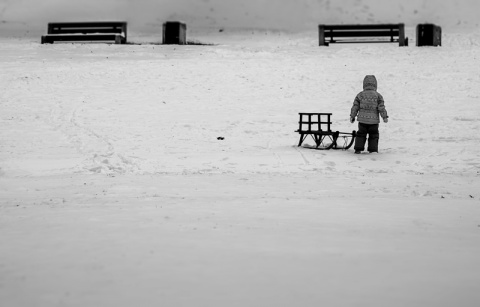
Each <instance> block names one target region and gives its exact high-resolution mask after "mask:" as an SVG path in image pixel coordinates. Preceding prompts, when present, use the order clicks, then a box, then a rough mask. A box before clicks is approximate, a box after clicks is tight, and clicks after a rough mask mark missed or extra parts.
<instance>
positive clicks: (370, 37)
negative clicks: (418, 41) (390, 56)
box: [318, 23, 408, 46]
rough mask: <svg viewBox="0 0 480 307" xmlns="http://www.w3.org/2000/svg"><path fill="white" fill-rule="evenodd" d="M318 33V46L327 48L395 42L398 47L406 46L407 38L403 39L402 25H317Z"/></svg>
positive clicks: (403, 26) (403, 27)
mask: <svg viewBox="0 0 480 307" xmlns="http://www.w3.org/2000/svg"><path fill="white" fill-rule="evenodd" d="M318 33H319V40H320V46H328V45H329V44H330V43H395V42H398V45H399V46H408V38H405V25H404V24H403V23H399V24H376V25H374V24H373V25H319V26H318ZM359 38H365V39H359ZM385 38H387V39H385Z"/></svg>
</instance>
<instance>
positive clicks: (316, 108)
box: [0, 27, 480, 306]
mask: <svg viewBox="0 0 480 307" xmlns="http://www.w3.org/2000/svg"><path fill="white" fill-rule="evenodd" d="M189 35H190V36H189V38H190V39H194V40H196V41H198V42H204V43H211V44H213V45H204V46H202V45H188V46H161V45H155V44H149V43H148V42H155V41H156V40H157V41H158V39H157V38H156V37H150V36H141V35H137V36H135V35H129V40H130V41H134V42H135V41H136V42H141V43H144V44H140V45H108V44H54V45H40V44H39V37H27V38H15V37H13V38H12V37H9V38H1V39H0V71H1V73H0V110H1V111H0V127H1V129H0V305H2V306H133V305H136V306H322V305H325V306H453V305H456V306H478V305H479V304H480V275H479V274H478V272H479V271H480V192H479V188H480V146H479V141H480V136H479V134H478V131H479V130H480V87H479V86H478V85H479V84H480V74H479V67H480V65H479V64H480V59H479V56H480V49H479V45H480V30H479V29H478V28H476V27H468V28H460V27H458V28H452V29H444V33H443V37H442V38H443V40H442V42H443V46H442V47H439V48H434V47H424V48H417V47H414V46H415V35H414V28H413V27H408V28H407V36H409V38H410V47H405V48H399V47H398V45H397V44H373V45H334V44H333V45H331V46H330V47H322V48H321V47H318V46H317V44H318V42H317V33H316V32H314V31H311V32H304V31H302V32H295V33H287V32H282V31H260V30H249V31H238V32H232V31H230V30H227V31H224V32H218V30H216V31H214V30H212V31H211V32H202V31H200V30H198V31H195V30H193V31H191V32H189ZM367 74H374V75H376V77H377V79H378V82H379V87H378V91H379V92H380V93H382V95H383V96H384V98H385V101H386V108H387V110H388V112H389V116H390V122H389V123H388V124H383V123H382V124H381V125H380V131H381V132H380V133H381V135H380V146H379V148H380V153H379V154H362V155H354V154H353V151H352V150H351V149H350V150H348V151H341V150H337V151H334V150H331V151H316V150H311V149H305V148H298V147H297V146H296V144H297V142H298V134H296V133H295V132H294V131H295V130H296V129H297V125H298V123H297V122H298V112H331V113H333V128H334V130H340V131H352V130H354V129H356V123H355V124H350V122H349V121H348V118H349V112H350V108H351V105H352V102H353V98H354V97H355V95H356V94H357V93H358V92H359V91H360V90H361V89H362V80H363V77H364V76H365V75H367ZM218 137H222V138H223V140H221V139H218ZM308 142H309V143H310V144H312V141H311V140H308V139H307V143H308Z"/></svg>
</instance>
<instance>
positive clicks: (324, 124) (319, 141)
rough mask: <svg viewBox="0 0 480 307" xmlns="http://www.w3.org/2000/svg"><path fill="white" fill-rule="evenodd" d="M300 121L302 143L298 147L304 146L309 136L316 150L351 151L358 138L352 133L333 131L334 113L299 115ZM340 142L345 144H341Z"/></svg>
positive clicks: (299, 128) (299, 130) (299, 129)
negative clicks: (332, 119)
mask: <svg viewBox="0 0 480 307" xmlns="http://www.w3.org/2000/svg"><path fill="white" fill-rule="evenodd" d="M298 114H299V115H300V121H299V122H298V124H299V127H298V130H296V131H295V132H298V133H299V134H300V141H299V142H298V146H302V143H303V141H305V139H306V138H307V136H309V135H310V136H311V137H312V138H313V140H314V142H315V147H314V148H315V149H345V150H347V149H349V148H350V147H351V146H352V144H353V142H354V140H355V136H356V132H355V131H352V133H347V132H339V131H332V129H331V125H332V121H331V116H332V113H298ZM340 140H343V143H341V144H339V142H340Z"/></svg>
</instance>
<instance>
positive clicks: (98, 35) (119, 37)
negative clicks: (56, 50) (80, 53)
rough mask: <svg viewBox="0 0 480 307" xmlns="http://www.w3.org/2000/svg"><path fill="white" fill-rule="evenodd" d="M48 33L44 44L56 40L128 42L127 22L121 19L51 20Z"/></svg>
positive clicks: (44, 38) (43, 41) (44, 37)
mask: <svg viewBox="0 0 480 307" xmlns="http://www.w3.org/2000/svg"><path fill="white" fill-rule="evenodd" d="M47 33H48V34H47V35H44V36H42V44H53V42H55V41H60V42H64V41H114V42H115V44H125V43H126V42H127V23H126V22H123V21H122V22H120V21H99V22H51V23H49V24H48V32H47Z"/></svg>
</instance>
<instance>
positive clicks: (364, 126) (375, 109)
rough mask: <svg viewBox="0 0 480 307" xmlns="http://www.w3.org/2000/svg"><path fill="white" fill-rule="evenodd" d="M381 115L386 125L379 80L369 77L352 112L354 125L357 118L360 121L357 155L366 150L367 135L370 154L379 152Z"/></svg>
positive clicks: (351, 118)
mask: <svg viewBox="0 0 480 307" xmlns="http://www.w3.org/2000/svg"><path fill="white" fill-rule="evenodd" d="M379 115H380V116H381V117H382V118H383V121H384V122H385V123H387V122H388V115H387V110H386V109H385V104H384V101H383V97H382V95H380V93H378V92H377V79H376V78H375V76H373V75H368V76H366V77H365V78H364V79H363V91H362V92H360V93H358V95H357V96H356V97H355V100H354V101H353V107H352V110H351V112H350V122H351V123H353V122H354V121H355V117H357V120H358V131H357V137H356V139H355V147H354V149H355V153H356V154H359V153H361V152H362V151H363V150H364V149H365V142H366V141H367V135H368V147H367V150H368V151H369V152H370V153H372V152H378V138H379V132H378V125H379V123H380V116H379Z"/></svg>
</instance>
